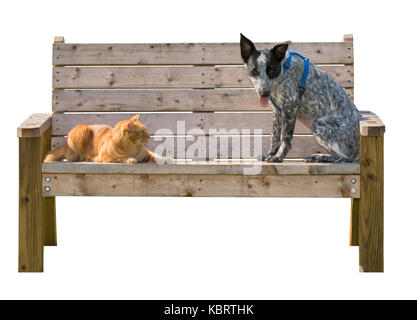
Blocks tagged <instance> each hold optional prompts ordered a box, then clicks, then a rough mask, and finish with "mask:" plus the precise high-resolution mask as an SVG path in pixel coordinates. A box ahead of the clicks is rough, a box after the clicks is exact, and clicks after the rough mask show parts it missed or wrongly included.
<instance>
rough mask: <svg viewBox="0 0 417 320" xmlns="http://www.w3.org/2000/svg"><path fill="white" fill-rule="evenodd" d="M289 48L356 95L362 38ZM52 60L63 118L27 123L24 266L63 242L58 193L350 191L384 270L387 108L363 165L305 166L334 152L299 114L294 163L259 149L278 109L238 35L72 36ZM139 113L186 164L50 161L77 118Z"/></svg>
mask: <svg viewBox="0 0 417 320" xmlns="http://www.w3.org/2000/svg"><path fill="white" fill-rule="evenodd" d="M273 45H274V44H273V43H258V44H257V47H258V48H263V47H272V46H273ZM290 48H291V49H293V50H297V51H298V52H300V53H302V54H303V55H305V56H307V57H309V58H310V59H311V60H312V61H313V62H314V63H316V64H317V65H322V68H323V69H324V70H326V71H327V72H329V73H330V74H331V75H332V76H333V77H335V78H336V79H337V80H338V81H339V82H340V83H341V84H342V86H343V87H344V88H345V89H346V91H347V92H348V94H349V95H350V97H351V98H352V99H353V88H354V77H353V62H354V59H353V38H352V36H351V35H350V36H349V35H347V36H345V38H344V41H343V42H329V43H293V44H291V45H290ZM53 64H54V68H53V92H52V111H53V113H52V115H50V114H33V115H32V116H31V117H30V118H29V119H27V120H26V121H25V122H23V123H22V125H20V126H19V127H18V137H19V271H21V272H42V271H43V248H44V246H55V245H57V236H56V215H55V197H56V196H170V197H177V196H180V197H186V196H192V197H320V198H351V199H352V206H351V230H350V244H351V245H356V246H357V245H359V252H360V257H359V263H360V269H361V270H362V271H365V272H382V271H383V180H384V173H383V156H384V153H383V134H384V131H385V127H384V125H383V123H382V122H381V121H380V120H379V118H378V117H377V116H376V115H374V114H372V113H370V112H364V113H363V114H364V117H365V118H364V120H363V121H361V123H360V132H361V137H360V139H361V142H360V143H361V151H360V159H361V160H360V163H349V164H310V163H304V162H303V161H302V158H303V157H305V156H306V155H309V154H311V153H320V152H326V150H324V149H323V148H322V147H321V146H319V145H318V144H317V143H316V142H315V140H314V137H313V136H312V134H311V130H310V129H309V128H307V127H306V126H304V125H303V124H302V123H300V122H297V125H296V129H295V136H294V140H293V148H292V150H291V152H290V153H289V155H288V160H286V161H284V163H279V164H269V163H265V162H260V161H256V160H255V157H256V156H257V155H258V154H260V153H261V151H262V150H266V149H267V147H268V145H269V139H270V138H269V134H270V133H271V130H272V117H271V114H270V113H271V112H269V111H268V110H267V111H268V112H266V111H265V110H266V109H265V108H262V107H261V106H259V105H258V101H257V96H256V93H255V91H254V90H253V89H252V86H251V83H250V81H249V79H248V78H247V75H246V71H245V69H244V67H243V66H242V61H241V57H240V49H239V44H238V43H209V44H202V43H194V44H193V43H188V44H185V43H173V44H168V43H167V44H66V43H64V39H63V38H62V37H56V38H55V43H54V44H53ZM129 113H130V114H129ZM133 113H140V114H141V122H143V123H144V124H146V125H147V127H148V131H149V133H150V134H151V135H152V137H151V139H150V141H149V143H148V145H147V146H148V147H149V148H150V149H151V150H156V151H157V150H158V148H159V147H160V146H161V144H162V145H163V144H164V143H167V142H169V143H167V144H166V145H167V148H165V149H166V150H165V153H167V154H173V155H174V158H176V159H177V160H176V163H175V164H173V165H168V164H166V165H157V164H148V163H146V164H107V163H105V164H100V163H71V162H53V163H44V164H43V163H42V161H43V159H44V157H45V155H46V153H47V152H48V151H49V150H50V149H51V148H56V147H57V146H59V145H61V144H63V143H65V141H66V135H67V134H68V132H69V131H70V130H71V129H72V128H73V127H74V126H75V125H76V124H79V123H86V124H94V123H103V124H109V125H114V124H116V122H118V121H120V120H124V119H128V118H129V117H131V116H132V114H133ZM161 129H163V130H161ZM220 129H222V130H220ZM258 130H262V134H260V132H259V131H258ZM260 145H262V148H260V147H258V148H257V146H260ZM257 149H259V150H257ZM157 152H158V151H157ZM190 160H192V161H190Z"/></svg>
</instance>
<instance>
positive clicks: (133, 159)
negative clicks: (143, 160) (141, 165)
mask: <svg viewBox="0 0 417 320" xmlns="http://www.w3.org/2000/svg"><path fill="white" fill-rule="evenodd" d="M136 162H137V160H136V159H135V158H129V159H127V160H126V163H136Z"/></svg>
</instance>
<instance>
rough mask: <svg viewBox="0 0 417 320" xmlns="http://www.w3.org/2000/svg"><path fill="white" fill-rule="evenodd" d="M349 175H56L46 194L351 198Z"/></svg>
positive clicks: (45, 184)
mask: <svg viewBox="0 0 417 320" xmlns="http://www.w3.org/2000/svg"><path fill="white" fill-rule="evenodd" d="M353 177H356V178H359V176H350V175H225V174H222V175H215V174H213V175H199V174H191V175H184V174H167V175H163V174H142V175H136V174H64V173H59V174H53V175H51V179H52V181H51V182H50V183H45V182H44V187H46V186H48V187H49V188H50V191H49V192H46V191H44V196H149V197H150V196H162V197H330V198H350V197H358V196H359V195H356V194H351V193H350V190H351V182H350V180H351V179H352V178H353Z"/></svg>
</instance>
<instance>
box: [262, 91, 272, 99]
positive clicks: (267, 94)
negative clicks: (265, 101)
mask: <svg viewBox="0 0 417 320" xmlns="http://www.w3.org/2000/svg"><path fill="white" fill-rule="evenodd" d="M270 95H271V92H270V91H264V92H262V94H261V97H262V98H268V97H269V96H270Z"/></svg>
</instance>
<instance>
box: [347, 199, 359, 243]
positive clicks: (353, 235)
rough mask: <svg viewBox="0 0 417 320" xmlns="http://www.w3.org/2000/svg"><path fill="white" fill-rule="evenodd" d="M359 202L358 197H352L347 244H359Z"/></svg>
mask: <svg viewBox="0 0 417 320" xmlns="http://www.w3.org/2000/svg"><path fill="white" fill-rule="evenodd" d="M359 202H360V199H352V203H351V210H350V237H349V245H350V246H351V247H353V246H359Z"/></svg>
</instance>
